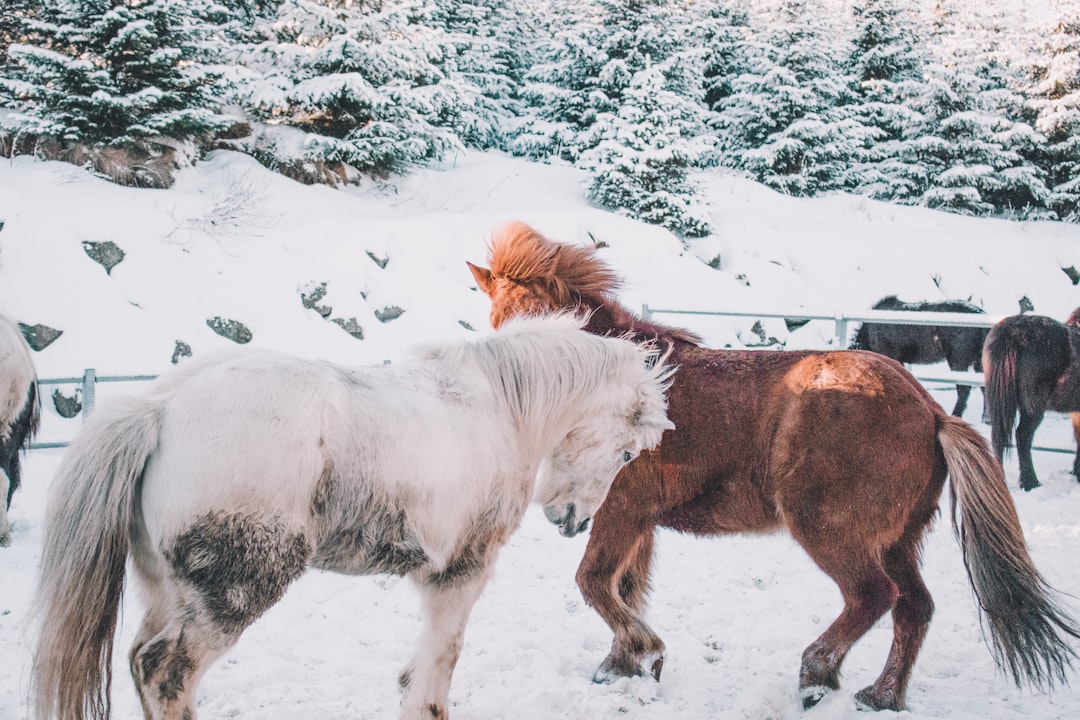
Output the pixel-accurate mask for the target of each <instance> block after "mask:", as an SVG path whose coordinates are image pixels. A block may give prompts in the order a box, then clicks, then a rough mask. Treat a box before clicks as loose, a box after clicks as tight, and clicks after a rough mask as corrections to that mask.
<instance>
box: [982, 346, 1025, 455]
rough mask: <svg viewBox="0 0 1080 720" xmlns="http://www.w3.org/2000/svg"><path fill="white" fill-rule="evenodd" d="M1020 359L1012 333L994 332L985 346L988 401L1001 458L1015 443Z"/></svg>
mask: <svg viewBox="0 0 1080 720" xmlns="http://www.w3.org/2000/svg"><path fill="white" fill-rule="evenodd" d="M1016 361H1017V356H1016V345H1015V343H1013V342H1012V341H1011V338H1010V337H1009V334H1008V333H1004V332H1002V333H996V332H991V334H990V336H988V337H987V340H986V344H985V345H984V346H983V359H982V365H983V372H984V377H985V380H986V395H985V398H984V402H985V403H986V407H987V411H988V412H987V415H988V416H989V418H990V440H991V442H992V443H993V446H994V453H995V454H996V455H997V457H998V460H1000V459H1001V458H1002V457H1003V456H1004V454H1005V452H1006V451H1007V450H1008V449H1009V448H1010V447H1012V436H1013V428H1015V427H1016V413H1017V412H1018V411H1019V408H1020V390H1019V387H1018V385H1017V382H1018V381H1017V378H1016Z"/></svg>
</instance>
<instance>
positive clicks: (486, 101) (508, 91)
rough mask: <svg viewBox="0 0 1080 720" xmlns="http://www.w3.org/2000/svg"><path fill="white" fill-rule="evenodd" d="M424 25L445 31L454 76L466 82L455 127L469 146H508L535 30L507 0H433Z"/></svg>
mask: <svg viewBox="0 0 1080 720" xmlns="http://www.w3.org/2000/svg"><path fill="white" fill-rule="evenodd" d="M425 17H426V21H425V23H424V24H425V25H427V26H429V27H434V28H439V29H441V30H443V31H444V32H445V33H446V47H447V50H448V57H447V62H446V65H447V67H448V68H449V72H450V74H451V75H453V76H456V77H459V78H461V79H462V80H464V85H463V92H464V93H465V95H466V97H465V99H464V104H465V106H466V107H467V108H471V112H465V113H463V114H462V122H461V123H459V125H458V127H457V128H456V130H457V133H458V136H459V137H460V138H461V140H462V141H463V142H465V143H466V144H467V145H470V146H474V147H479V148H492V147H497V148H502V149H506V143H507V141H506V135H507V128H506V127H505V125H506V121H507V120H508V119H509V118H512V117H515V116H517V115H519V114H520V101H519V99H518V98H519V95H520V91H521V83H522V81H523V79H524V74H525V68H526V67H527V66H528V57H529V49H530V44H529V42H528V38H529V37H530V34H531V28H530V27H529V25H528V24H527V19H526V17H525V16H524V15H523V14H522V13H521V12H520V11H519V10H518V8H517V6H516V5H515V4H513V3H512V2H509V1H508V0H479V1H476V2H474V1H470V0H435V1H434V3H433V4H432V5H430V6H428V8H427V14H426V16H425Z"/></svg>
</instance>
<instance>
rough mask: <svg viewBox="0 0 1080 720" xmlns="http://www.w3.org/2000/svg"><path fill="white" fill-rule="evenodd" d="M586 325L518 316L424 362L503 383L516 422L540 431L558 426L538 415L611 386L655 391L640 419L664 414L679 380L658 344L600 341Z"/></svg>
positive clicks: (570, 317) (574, 318)
mask: <svg viewBox="0 0 1080 720" xmlns="http://www.w3.org/2000/svg"><path fill="white" fill-rule="evenodd" d="M585 322H586V318H585V317H583V316H580V315H575V314H572V313H568V312H564V313H556V314H551V315H543V316H519V317H515V318H511V319H509V320H507V321H506V322H505V323H504V324H503V325H502V326H501V327H500V328H499V329H498V330H496V331H495V332H494V333H492V334H491V335H488V336H485V337H484V339H483V340H481V341H479V342H477V341H473V342H462V343H458V344H454V345H449V346H442V347H437V348H436V347H429V348H428V349H427V350H426V351H425V357H427V358H431V359H438V360H439V361H440V362H443V363H445V364H447V365H448V366H450V367H451V368H452V367H454V366H461V367H465V366H466V365H469V366H476V367H480V368H481V369H482V371H483V372H484V373H485V374H486V375H487V376H488V377H489V378H492V379H493V380H495V379H498V380H499V381H500V382H501V383H502V388H501V390H502V393H501V395H502V397H503V399H504V401H505V402H506V403H507V406H508V409H509V410H510V412H511V414H512V416H513V417H515V418H517V419H518V421H519V422H522V423H528V424H531V425H532V426H533V427H548V426H552V425H558V424H559V423H558V422H557V419H553V418H547V417H538V416H537V415H536V414H537V413H545V414H546V413H549V412H551V409H552V408H557V407H563V408H566V407H569V408H573V407H576V406H580V405H581V404H582V403H590V404H591V403H595V402H596V395H597V393H599V392H600V391H601V390H602V389H603V388H605V387H608V388H610V387H612V386H613V384H612V382H611V381H612V378H616V379H618V380H621V381H622V382H623V386H625V387H627V388H630V387H634V388H636V387H639V386H640V387H644V388H649V389H651V390H652V391H653V392H650V393H647V394H646V395H645V396H643V397H642V398H641V411H642V412H643V413H650V414H652V413H656V414H662V413H664V411H665V408H666V400H665V397H664V393H665V391H666V390H667V386H668V383H669V380H670V377H671V375H672V374H673V373H674V368H671V367H669V366H667V365H665V364H664V362H663V360H664V359H665V358H666V354H664V355H663V356H662V355H661V353H660V351H659V350H658V349H657V348H656V346H655V345H654V344H651V343H640V344H634V343H632V342H630V341H628V340H624V339H623V338H610V337H604V336H598V335H593V334H591V333H588V332H586V331H584V329H583V328H584V325H585ZM511 338H512V341H511ZM502 340H506V342H503V341H502ZM568 359H569V360H570V362H566V361H567V360H568ZM507 368H511V371H510V372H507ZM568 397H569V398H571V402H569V403H568V402H566V400H567V398H568ZM552 420H556V422H554V423H553V422H551V421H552Z"/></svg>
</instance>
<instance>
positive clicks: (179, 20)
mask: <svg viewBox="0 0 1080 720" xmlns="http://www.w3.org/2000/svg"><path fill="white" fill-rule="evenodd" d="M219 9H220V8H217V7H215V6H211V5H209V4H208V3H204V2H203V1H202V0H146V1H145V2H119V3H114V2H112V1H111V0H60V1H59V2H58V3H57V4H56V5H55V6H49V7H47V8H46V12H43V13H42V18H41V19H40V20H33V21H31V22H30V24H29V26H28V27H29V29H30V31H31V32H32V36H33V37H34V38H36V39H37V40H38V42H39V43H40V44H37V45H28V44H18V43H16V44H13V45H11V46H10V47H9V49H8V54H9V57H10V60H11V65H9V66H8V67H6V68H5V69H4V70H3V71H2V75H0V94H2V95H3V96H4V98H5V100H6V103H5V104H8V105H9V106H11V107H12V108H13V109H14V110H15V112H14V113H11V114H9V115H7V116H6V118H5V119H4V123H3V130H4V132H6V133H8V134H9V135H10V136H16V137H18V138H20V139H23V140H24V141H25V140H26V139H27V138H29V139H32V140H33V142H34V143H35V149H36V151H37V152H41V153H44V154H47V155H49V156H50V157H57V158H63V159H68V160H71V161H73V162H78V163H80V164H83V163H86V164H89V165H91V166H93V167H94V168H95V169H96V170H97V171H99V172H103V173H105V174H107V175H108V176H110V177H111V178H112V179H114V180H116V181H119V182H126V183H131V184H138V185H151V186H160V185H164V184H168V183H169V182H170V181H171V176H170V172H171V169H172V166H173V164H175V163H177V162H179V163H183V162H184V161H185V160H187V159H188V158H189V155H190V152H191V150H190V145H189V146H188V147H186V148H185V145H184V144H185V143H190V141H192V140H196V139H200V138H203V137H206V136H208V135H211V134H212V133H214V132H216V131H218V130H220V129H222V128H225V127H227V126H228V125H230V124H231V123H232V120H231V119H230V118H227V117H225V116H223V115H221V114H220V113H219V112H218V111H217V107H216V106H217V102H218V101H217V98H216V96H215V95H216V92H217V91H218V90H219V89H220V86H219V77H218V75H217V74H216V73H215V72H214V70H213V68H212V67H211V66H210V65H208V64H207V62H206V60H207V59H208V58H209V52H208V46H209V45H211V44H212V26H211V25H210V24H209V23H208V18H209V17H211V16H212V14H213V13H216V12H218V11H219ZM17 144H18V143H17ZM15 149H16V150H18V149H19V148H18V147H16V148H15ZM177 150H184V152H181V153H177ZM162 158H164V160H162Z"/></svg>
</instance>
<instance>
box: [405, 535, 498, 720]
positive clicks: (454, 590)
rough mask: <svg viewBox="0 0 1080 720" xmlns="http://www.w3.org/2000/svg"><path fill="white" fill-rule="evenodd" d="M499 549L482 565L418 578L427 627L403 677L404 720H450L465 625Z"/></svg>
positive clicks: (425, 626) (489, 573) (424, 625)
mask: <svg viewBox="0 0 1080 720" xmlns="http://www.w3.org/2000/svg"><path fill="white" fill-rule="evenodd" d="M494 559H495V551H491V552H490V553H488V554H487V557H486V558H485V562H484V564H483V566H482V567H478V566H470V567H468V568H467V569H465V570H463V571H462V572H452V571H451V570H446V571H443V572H441V573H435V574H430V575H427V576H424V577H421V578H414V579H415V580H416V581H417V584H418V585H419V589H420V597H421V608H420V610H421V614H422V616H423V627H422V628H421V630H420V638H419V641H418V642H417V648H416V654H415V655H414V656H413V660H412V662H411V663H410V664H409V666H408V667H407V668H406V669H405V670H404V671H403V672H402V673H401V676H400V678H398V683H399V684H400V685H401V691H402V704H401V719H402V720H420V719H421V718H423V720H446V719H447V718H448V717H449V714H448V704H449V696H450V680H451V677H452V676H453V674H454V667H455V666H456V665H457V661H458V657H459V656H460V654H461V648H462V646H463V644H464V640H465V625H466V623H467V622H468V619H469V613H470V612H471V611H472V608H473V605H474V604H476V599H477V598H478V597H480V592H481V590H483V589H484V585H485V584H486V583H487V580H488V577H489V576H490V575H491V566H492V563H493V562H494Z"/></svg>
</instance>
